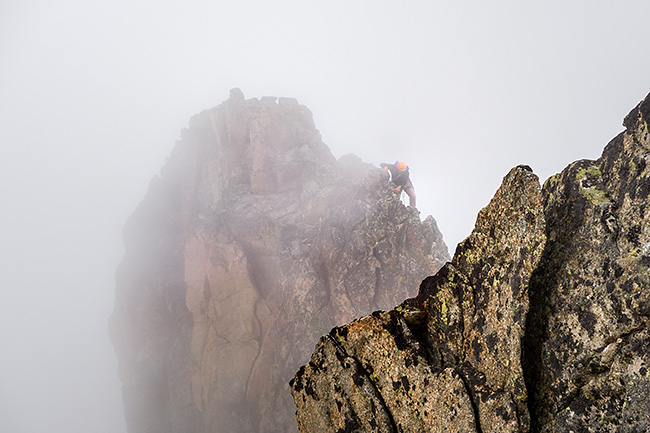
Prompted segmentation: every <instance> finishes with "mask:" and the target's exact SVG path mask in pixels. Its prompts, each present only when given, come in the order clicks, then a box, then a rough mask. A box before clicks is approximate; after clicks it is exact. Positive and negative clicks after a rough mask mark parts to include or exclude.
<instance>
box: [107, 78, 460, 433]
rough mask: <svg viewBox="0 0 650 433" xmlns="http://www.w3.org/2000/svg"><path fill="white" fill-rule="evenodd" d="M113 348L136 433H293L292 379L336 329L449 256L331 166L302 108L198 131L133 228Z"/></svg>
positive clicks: (250, 110) (282, 106) (387, 197)
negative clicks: (325, 336)
mask: <svg viewBox="0 0 650 433" xmlns="http://www.w3.org/2000/svg"><path fill="white" fill-rule="evenodd" d="M124 239H125V246H126V254H125V257H124V260H123V262H122V263H121V265H120V267H119V269H118V272H117V290H116V304H115V310H114V313H113V315H112V317H111V336H112V340H113V343H114V346H115V348H116V351H117V354H118V359H119V371H120V378H121V381H122V383H123V397H124V404H125V410H126V415H127V424H128V428H129V431H130V432H132V433H142V432H151V433H154V432H155V433H164V432H179V433H180V432H182V433H187V432H220V433H221V432H289V431H295V430H296V425H295V406H294V405H293V401H292V399H291V394H290V391H289V386H288V382H289V380H290V379H291V377H292V376H293V374H294V372H295V371H296V369H297V368H298V367H299V366H300V365H301V364H304V363H305V362H307V361H308V360H309V356H310V353H311V352H312V351H313V347H314V342H316V341H317V340H318V338H319V336H320V335H322V334H323V333H326V332H327V331H328V330H329V329H331V328H332V327H335V326H337V325H342V324H344V323H348V322H350V321H351V320H353V319H354V318H356V317H360V316H363V315H366V314H369V313H370V312H372V311H374V310H379V309H389V308H392V307H394V306H395V305H397V304H399V303H400V302H401V301H402V300H403V299H405V298H408V297H412V296H414V295H415V294H416V293H417V286H418V284H419V282H420V281H421V280H422V279H423V278H425V277H426V276H428V275H432V274H434V273H435V272H436V271H437V270H438V269H439V268H440V267H441V266H442V265H443V264H444V263H445V262H447V261H448V260H449V255H448V253H447V248H446V246H445V245H444V242H443V240H442V236H441V234H440V232H439V230H438V228H437V226H436V223H435V220H434V219H433V218H432V217H427V218H426V219H425V220H424V221H421V220H420V217H419V215H418V212H417V211H416V210H415V209H411V208H406V207H404V206H403V205H402V203H401V202H400V200H399V198H398V197H396V196H395V195H394V194H393V193H392V191H391V189H390V186H389V182H388V180H387V179H386V177H385V174H384V173H383V172H382V171H381V170H380V169H378V168H376V167H373V166H372V165H370V164H365V163H363V162H362V161H361V160H359V159H358V158H357V157H354V156H352V155H348V156H344V157H342V158H340V159H339V160H336V159H335V158H334V157H333V156H332V155H331V153H330V151H329V149H328V148H327V147H326V146H325V145H324V144H323V143H322V141H321V139H320V135H319V133H318V131H317V130H316V128H315V126H314V122H313V119H312V116H311V113H310V112H309V110H308V109H307V108H305V107H304V106H301V105H299V104H298V103H297V102H296V101H295V100H293V99H288V98H262V99H261V100H257V99H250V100H246V99H245V98H244V96H243V94H242V93H241V91H239V90H238V89H234V90H233V91H231V95H230V98H229V99H228V100H227V101H225V102H224V103H223V104H221V105H219V106H218V107H215V108H213V109H211V110H206V111H204V112H202V113H200V114H198V115H196V116H194V117H193V118H192V119H191V121H190V125H189V128H188V129H186V130H184V131H183V133H182V140H181V141H180V142H178V143H177V145H176V147H175V149H174V151H173V153H172V155H171V156H170V158H169V160H168V161H167V163H166V165H165V167H163V170H162V172H161V175H160V177H157V178H156V179H154V180H153V181H152V183H151V185H150V189H149V191H148V193H147V195H146V197H145V198H144V200H143V202H142V203H141V204H140V205H139V207H138V209H137V210H136V211H135V213H134V214H133V216H132V217H131V218H130V219H129V221H128V223H127V225H126V227H125V229H124Z"/></svg>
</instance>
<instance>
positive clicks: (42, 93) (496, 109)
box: [0, 0, 650, 433]
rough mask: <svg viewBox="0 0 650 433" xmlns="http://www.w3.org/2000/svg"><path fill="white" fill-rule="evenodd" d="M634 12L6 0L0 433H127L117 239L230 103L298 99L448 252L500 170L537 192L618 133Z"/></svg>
mask: <svg viewBox="0 0 650 433" xmlns="http://www.w3.org/2000/svg"><path fill="white" fill-rule="evenodd" d="M569 3H570V4H569ZM648 16H650V3H648V2H647V1H643V0H639V1H620V2H616V3H614V2H611V1H590V2H586V1H581V2H577V1H576V2H566V1H554V0H552V1H546V2H534V3H533V2H515V1H508V2H506V1H493V2H482V1H453V2H451V1H449V2H438V1H431V0H426V1H425V0H416V1H408V2H388V1H379V2H377V1H374V2H371V1H353V2H351V1H345V2H344V1H340V0H330V1H328V2H305V1H298V0H295V1H288V0H278V1H274V2H264V1H252V0H248V1H246V0H244V1H241V0H240V1H237V2H223V1H218V0H217V1H212V2H208V1H196V0H186V1H182V2H181V1H177V2H174V1H155V2H154V1H138V0H135V1H134V0H131V1H128V2H127V1H124V0H114V1H111V2H100V1H93V0H85V1H82V0H61V1H59V2H51V1H44V0H43V1H39V0H4V1H3V2H2V3H1V4H0V65H1V66H0V139H1V140H2V141H1V143H2V157H1V158H0V188H1V189H2V194H1V199H2V212H1V213H0V240H1V243H0V245H1V247H0V264H1V265H0V287H1V288H2V295H3V296H2V302H0V339H1V340H0V342H1V344H2V346H1V347H2V356H1V357H0V431H2V432H11V433H37V432H38V433H40V432H69V433H82V432H83V433H86V432H94V433H109V432H111V433H115V432H125V431H126V426H125V422H124V416H123V411H122V403H121V396H120V385H119V381H118V379H117V362H116V359H115V355H114V354H113V350H112V347H111V346H110V343H109V341H108V331H107V320H108V316H109V315H110V312H111V310H112V306H113V305H112V304H113V299H114V294H113V291H114V271H115V268H116V267H117V265H118V263H119V261H120V259H121V256H122V254H123V247H122V241H121V233H120V231H121V228H122V226H123V224H124V222H125V220H126V219H127V218H128V216H129V215H130V214H131V212H132V211H133V210H134V209H135V206H136V205H137V203H138V202H139V201H140V200H141V199H142V197H143V196H144V194H145V192H146V190H147V185H148V183H149V181H150V179H151V178H152V177H153V176H154V175H156V174H157V173H158V172H159V169H160V167H161V166H162V164H163V163H164V161H165V159H166V157H167V156H168V155H169V153H170V151H171V149H172V147H173V145H174V142H175V141H176V140H177V139H178V138H179V136H180V130H181V129H182V128H184V127H186V126H187V123H188V121H189V118H190V117H191V116H192V115H193V114H195V113H198V112H199V111H201V110H203V109H207V108H211V107H213V106H215V105H218V104H219V103H221V102H222V101H223V100H225V99H227V97H228V94H229V90H230V88H233V87H239V88H241V89H242V91H243V92H244V94H245V95H246V97H247V98H253V97H255V98H259V97H262V96H267V95H272V96H287V97H294V98H297V99H298V101H299V102H300V103H301V104H304V105H306V106H307V107H308V108H309V109H310V110H311V111H312V113H313V115H314V120H315V123H316V126H317V128H318V129H319V130H320V132H321V134H322V137H323V141H324V142H325V143H326V144H327V145H329V147H330V148H331V150H332V152H333V153H334V155H335V156H337V157H340V156H342V155H344V154H347V153H350V152H352V153H355V154H356V155H358V156H359V157H361V158H362V159H363V160H364V161H367V162H372V163H375V164H378V163H380V162H393V161H395V160H396V159H401V160H404V161H406V162H407V163H408V164H409V166H410V168H411V174H412V179H413V183H414V186H415V189H416V191H417V194H418V206H419V209H420V211H421V213H422V217H424V216H426V215H428V214H431V215H433V216H434V217H435V218H436V220H437V221H438V224H439V227H440V229H441V231H442V233H443V235H444V237H445V240H446V242H447V245H448V246H449V249H450V252H451V253H453V250H454V248H455V245H456V243H458V242H459V241H461V240H462V239H463V238H464V237H465V236H467V235H468V234H469V233H470V231H471V229H472V227H473V224H474V221H475V218H476V214H477V212H478V210H479V209H480V208H482V207H483V206H485V205H486V204H487V203H488V202H489V200H490V198H491V197H492V195H493V194H494V192H495V191H496V189H497V188H498V186H499V184H500V182H501V179H502V178H503V176H504V175H505V174H506V173H507V172H508V170H509V169H510V168H511V167H513V166H515V165H517V164H522V163H523V164H528V165H530V166H531V167H532V168H533V170H534V171H535V172H536V173H537V174H538V175H539V176H540V178H541V180H542V181H543V180H544V179H546V178H547V177H548V176H550V175H552V174H554V173H555V172H558V171H560V170H561V169H563V168H564V167H565V166H566V165H567V164H569V163H570V162H572V161H574V160H577V159H582V158H591V159H595V158H597V157H598V156H599V155H600V153H601V151H602V149H603V147H604V146H605V145H606V144H607V142H608V141H609V140H610V139H611V138H613V137H614V136H615V135H617V134H618V133H619V132H621V131H622V126H621V121H622V119H623V117H624V116H625V115H626V114H627V113H628V112H629V111H630V110H631V109H632V108H633V107H634V106H635V105H636V104H637V103H638V102H639V101H640V100H641V99H642V98H643V97H645V96H646V94H647V93H648V92H650V80H649V78H650V57H648V56H647V53H646V51H647V50H646V46H647V42H648V36H649V33H650V30H649V29H650V27H649V26H648V24H647V17H648Z"/></svg>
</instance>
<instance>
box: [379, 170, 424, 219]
mask: <svg viewBox="0 0 650 433" xmlns="http://www.w3.org/2000/svg"><path fill="white" fill-rule="evenodd" d="M379 166H380V167H381V168H383V169H384V171H385V172H387V173H390V180H391V182H393V185H395V189H394V191H395V193H396V194H401V192H402V191H404V192H405V193H406V194H407V195H408V196H409V206H411V207H412V208H415V189H414V188H413V183H412V182H411V179H410V177H409V167H408V165H406V163H405V162H404V161H395V163H394V164H386V163H383V162H382V163H381V164H379Z"/></svg>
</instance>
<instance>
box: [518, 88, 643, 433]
mask: <svg viewBox="0 0 650 433" xmlns="http://www.w3.org/2000/svg"><path fill="white" fill-rule="evenodd" d="M649 108H650V98H646V99H645V100H644V101H643V102H642V103H640V104H639V106H637V107H636V108H635V109H634V110H633V111H632V112H631V113H630V114H629V115H628V116H627V117H626V119H625V122H624V125H625V126H626V128H627V130H626V131H625V132H623V133H621V134H620V135H619V136H618V137H616V138H614V139H613V140H612V141H611V142H610V143H609V144H608V145H607V147H606V148H605V150H604V152H603V155H602V156H601V157H600V158H599V159H598V160H597V161H588V160H583V161H577V162H575V163H573V164H571V165H570V166H569V167H568V168H567V169H566V170H564V171H563V172H562V173H560V174H559V175H556V176H554V177H552V178H550V179H549V180H548V181H547V182H546V183H545V185H544V202H545V211H546V219H547V232H548V234H549V242H548V244H547V248H546V251H545V253H544V257H543V259H542V262H541V264H540V266H539V268H538V269H537V270H536V272H535V275H534V277H533V282H532V283H531V295H532V296H531V302H534V303H535V304H536V305H538V306H539V308H537V309H535V310H534V311H532V312H531V313H532V314H531V317H530V326H529V328H530V329H529V339H528V343H529V348H528V351H527V356H526V360H527V362H528V363H529V364H530V367H529V368H530V374H529V376H528V377H529V378H528V385H529V388H530V389H533V390H534V393H533V394H532V395H531V397H532V401H531V403H532V407H533V411H532V415H533V421H534V425H535V428H536V430H539V431H544V432H547V431H548V432H555V431H559V432H564V431H571V430H574V431H647V426H648V424H649V420H650V415H648V413H650V412H649V409H650V403H649V402H648V400H647V399H643V398H642V399H639V396H638V393H639V392H640V391H641V390H646V389H648V387H649V385H650V377H649V376H648V375H647V373H648V371H647V361H648V356H649V354H648V347H650V346H648V345H647V344H644V343H647V334H648V320H649V318H650V273H649V267H650V229H649V227H650V225H649V224H648V223H649V222H650V208H648V197H649V196H648V194H649V193H650V170H649V169H648V160H649V159H650V146H649V143H650V141H649V134H648V127H647V122H648V121H649V120H650V115H649ZM643 426H646V427H643Z"/></svg>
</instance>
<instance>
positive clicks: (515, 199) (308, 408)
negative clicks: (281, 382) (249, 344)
mask: <svg viewBox="0 0 650 433" xmlns="http://www.w3.org/2000/svg"><path fill="white" fill-rule="evenodd" d="M648 121H650V95H649V96H648V97H646V99H645V100H644V101H642V102H641V103H640V104H639V106H637V107H636V108H635V109H634V110H633V111H632V112H631V113H630V114H629V115H628V116H627V117H626V118H625V121H624V126H625V127H626V128H627V129H626V131H625V132H623V133H621V134H620V135H619V136H618V137H616V138H615V139H614V140H612V141H611V142H610V143H609V145H608V146H607V147H606V148H605V150H604V152H603V155H602V156H601V158H599V159H598V160H597V161H588V160H583V161H577V162H575V163H573V164H571V165H570V166H569V167H567V168H566V169H565V170H564V171H563V172H562V173H560V174H558V175H555V176H553V177H551V178H550V179H548V180H547V181H546V182H545V184H544V188H542V189H541V190H540V186H539V182H538V179H537V177H536V176H535V175H534V174H533V173H532V172H531V170H530V168H528V167H525V166H520V167H516V168H514V169H513V170H512V171H511V172H510V173H509V174H508V175H507V176H506V177H505V178H504V181H503V184H502V185H501V187H500V188H499V190H498V191H497V193H496V195H495V197H494V198H493V199H492V201H491V202H490V204H489V205H488V206H487V207H486V208H485V209H483V210H482V211H481V212H480V213H479V215H478V218H477V223H476V227H475V229H474V231H473V232H472V234H471V235H470V236H469V237H468V238H467V239H466V240H465V241H464V242H462V243H461V244H460V245H459V246H458V248H457V250H456V253H455V255H454V258H453V260H452V261H451V263H449V264H447V265H445V266H444V267H443V268H442V269H441V270H440V271H439V272H438V273H437V274H436V275H435V276H432V277H429V278H426V279H425V280H424V281H423V282H422V284H421V286H420V291H419V294H418V296H417V297H415V298H412V299H408V300H407V301H405V302H404V303H403V304H402V305H400V306H399V307H398V308H396V309H393V310H390V311H388V312H376V313H373V314H372V315H370V316H367V317H363V318H361V319H358V320H355V321H353V322H352V323H350V324H349V325H347V326H343V327H337V328H334V329H333V330H332V331H331V332H330V333H329V334H328V335H327V336H325V337H322V338H321V339H320V340H319V342H318V344H317V346H316V350H315V352H314V354H313V355H312V358H311V361H310V362H309V364H307V365H306V366H304V367H301V368H300V370H299V371H298V372H297V373H296V375H295V378H294V379H293V380H292V382H291V387H292V393H293V396H294V400H295V402H296V405H297V407H298V412H297V419H298V425H299V427H300V430H301V431H302V432H319V433H320V432H352V431H364V432H416V431H417V432H420V431H446V432H482V433H486V432H495V433H496V432H529V431H532V432H544V433H550V432H566V433H568V432H587V431H593V432H605V431H607V432H614V431H615V432H645V431H650V400H649V399H648V398H647V396H648V393H649V391H650V371H649V370H648V363H649V362H650V336H649V334H648V324H649V319H650V270H649V269H650V224H649V223H650V206H648V204H649V203H648V197H649V194H650V165H649V164H648V161H649V159H650V134H649V132H648V123H647V122H648Z"/></svg>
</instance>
